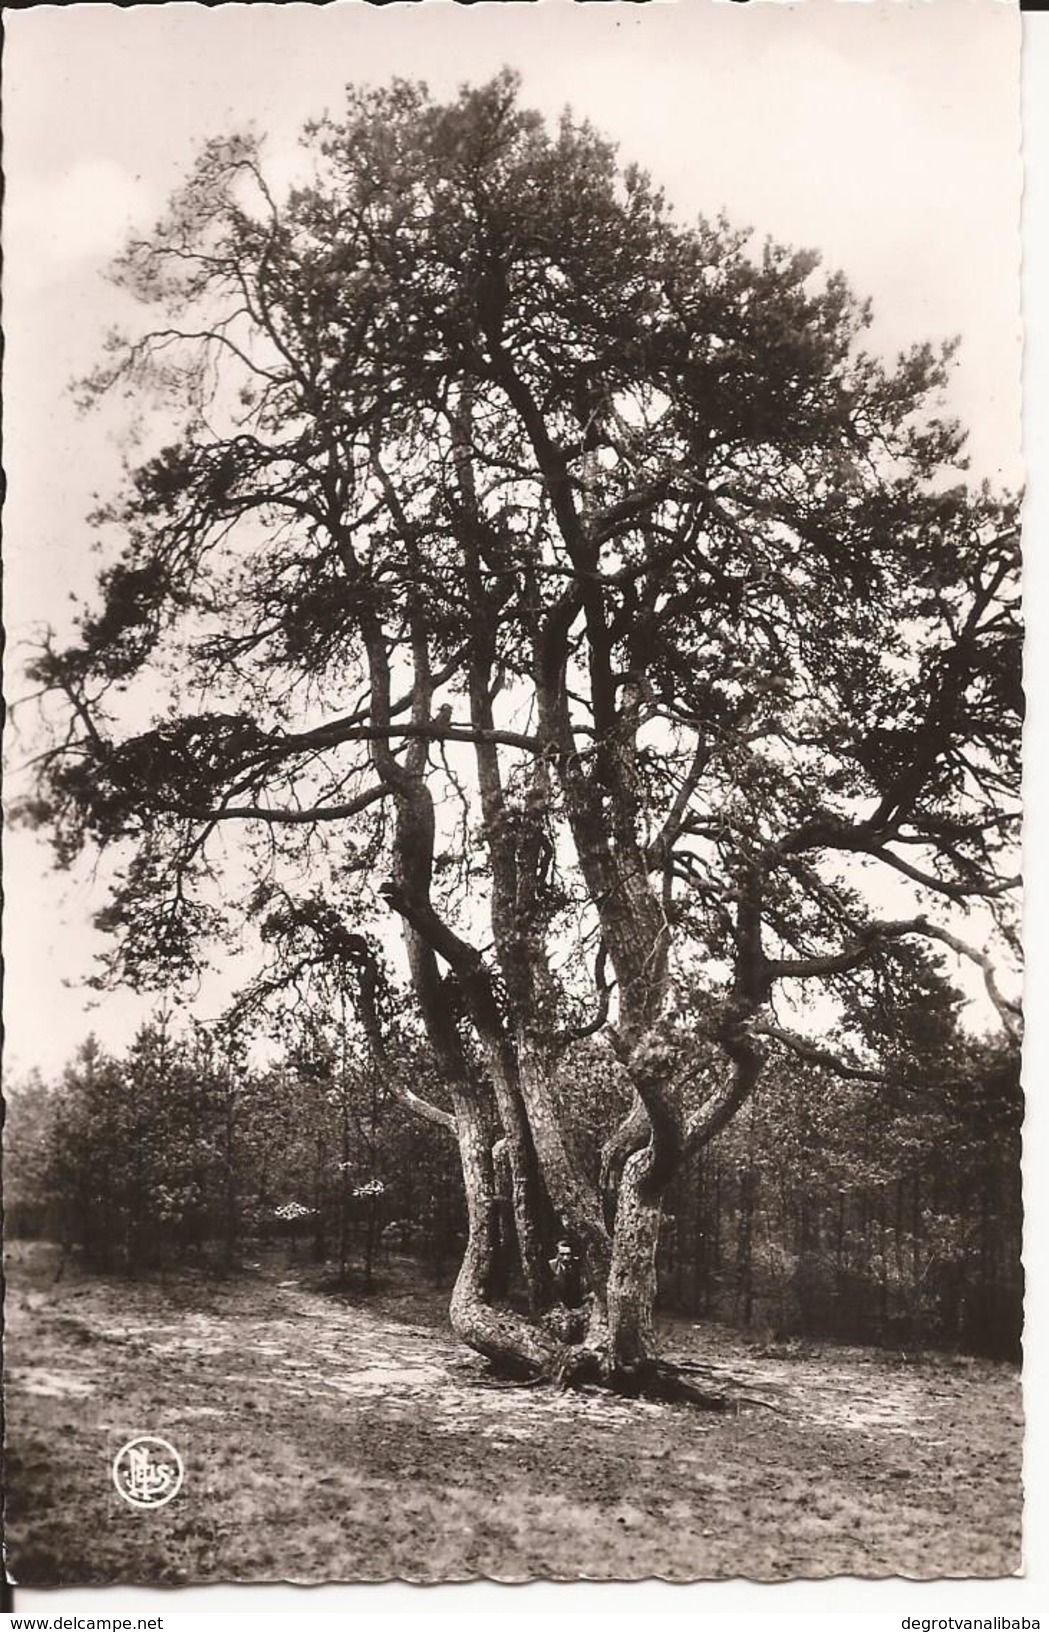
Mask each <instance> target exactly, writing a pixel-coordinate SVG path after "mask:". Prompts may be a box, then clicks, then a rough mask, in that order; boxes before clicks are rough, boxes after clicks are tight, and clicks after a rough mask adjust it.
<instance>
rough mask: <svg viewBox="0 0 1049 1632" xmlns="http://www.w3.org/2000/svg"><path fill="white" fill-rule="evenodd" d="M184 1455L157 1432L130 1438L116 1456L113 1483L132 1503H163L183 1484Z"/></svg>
mask: <svg viewBox="0 0 1049 1632" xmlns="http://www.w3.org/2000/svg"><path fill="white" fill-rule="evenodd" d="M182 1475H183V1467H182V1458H181V1457H180V1456H179V1454H178V1452H177V1451H176V1449H175V1447H174V1445H169V1444H168V1441H167V1440H166V1439H158V1438H157V1436H156V1435H155V1434H140V1435H139V1437H138V1438H137V1439H129V1440H128V1442H127V1444H126V1445H122V1446H121V1448H120V1450H119V1451H118V1452H117V1454H116V1456H115V1457H114V1458H113V1483H114V1484H115V1485H116V1487H117V1490H118V1491H119V1493H120V1495H121V1496H123V1498H124V1500H125V1502H128V1503H129V1504H130V1505H131V1506H132V1507H163V1506H164V1503H165V1502H170V1500H171V1498H172V1497H173V1496H177V1495H178V1493H179V1490H180V1489H181V1487H182Z"/></svg>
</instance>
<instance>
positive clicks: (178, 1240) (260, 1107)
mask: <svg viewBox="0 0 1049 1632" xmlns="http://www.w3.org/2000/svg"><path fill="white" fill-rule="evenodd" d="M921 1023H922V1024H923V1025H924V1029H925V1032H926V1045H927V1047H931V1045H932V1044H933V1042H935V1043H936V1047H937V1052H936V1061H937V1063H936V1064H935V1065H934V1064H933V1063H932V1061H931V1060H930V1063H929V1072H928V1077H927V1083H926V1091H925V1092H924V1093H923V1094H922V1095H920V1096H919V1095H917V1094H916V1093H915V1092H913V1091H911V1092H908V1093H906V1094H904V1093H901V1094H900V1095H899V1097H898V1098H897V1099H896V1100H895V1101H892V1100H891V1099H887V1098H886V1092H885V1089H884V1088H883V1087H880V1086H874V1085H871V1084H866V1083H861V1082H852V1083H846V1082H842V1081H841V1080H840V1079H836V1078H834V1077H832V1076H830V1075H828V1073H826V1072H823V1071H821V1070H820V1069H819V1067H818V1065H815V1064H813V1065H805V1064H799V1065H797V1066H793V1067H792V1068H791V1069H789V1070H786V1069H781V1068H777V1069H774V1070H770V1071H769V1072H768V1074H767V1076H766V1078H765V1080H764V1082H763V1083H762V1086H761V1088H760V1089H759V1090H758V1092H757V1093H756V1094H755V1095H754V1097H753V1099H752V1100H751V1101H750V1103H749V1104H748V1106H747V1107H746V1108H745V1110H744V1111H743V1112H742V1113H741V1114H740V1115H739V1116H738V1117H737V1118H736V1119H735V1120H734V1121H733V1122H732V1123H731V1124H730V1125H729V1127H727V1128H726V1129H725V1130H724V1131H723V1132H722V1133H721V1134H720V1135H719V1136H718V1137H717V1138H716V1139H715V1140H714V1141H713V1142H712V1144H711V1145H710V1146H709V1147H707V1148H706V1149H704V1150H702V1151H700V1152H699V1153H698V1155H697V1157H696V1158H695V1159H694V1160H693V1161H692V1162H691V1163H690V1164H689V1165H688V1166H687V1167H686V1168H685V1170H684V1171H683V1172H682V1173H681V1174H680V1175H679V1176H678V1177H677V1179H676V1180H675V1182H674V1185H673V1188H672V1190H671V1192H670V1194H669V1195H668V1198H667V1209H666V1218H665V1222H664V1227H663V1232H662V1236H661V1240H660V1250H659V1287H660V1295H659V1304H658V1307H659V1309H660V1310H662V1311H664V1312H665V1313H668V1314H674V1313H676V1314H684V1315H697V1316H702V1317H705V1318H707V1319H714V1320H720V1321H725V1322H729V1323H731V1324H733V1325H735V1326H737V1327H739V1328H741V1329H742V1330H744V1331H749V1332H753V1333H754V1334H756V1335H757V1336H759V1337H760V1338H762V1339H764V1340H768V1339H775V1340H782V1339H784V1338H789V1337H793V1336H806V1337H812V1338H831V1339H836V1340H839V1341H846V1342H862V1343H876V1344H883V1345H886V1346H892V1347H906V1346H935V1347H950V1348H958V1349H961V1350H965V1351H969V1352H972V1353H977V1354H984V1355H989V1356H992V1357H996V1358H1008V1359H1012V1358H1017V1357H1018V1355H1019V1348H1020V1334H1021V1325H1022V1270H1021V1265H1020V1245H1021V1199H1020V1168H1019V1156H1020V1125H1021V1117H1022V1099H1021V1093H1020V1087H1019V1057H1018V1051H1017V1050H1016V1049H1015V1048H1013V1047H1011V1046H1010V1045H1008V1044H1007V1043H1006V1042H1005V1041H1002V1040H999V1039H977V1038H973V1037H970V1036H967V1035H966V1034H965V1033H964V1032H963V1031H961V1030H960V1029H959V1028H958V1027H956V1026H955V1025H954V1023H953V1019H952V1017H951V1016H950V1015H949V1014H944V1015H941V1016H940V1017H939V1019H938V1020H936V1021H931V1020H930V1018H929V1011H928V1010H925V1011H924V1012H923V1014H922V1016H921ZM913 1024H914V1027H915V1030H917V1029H918V1026H919V1020H918V1018H917V1017H913ZM299 1030H300V1035H299V1036H298V1038H297V1039H296V1041H295V1042H294V1043H293V1044H291V1045H289V1046H288V1047H287V1049H286V1052H285V1054H284V1057H283V1058H282V1059H281V1060H280V1061H279V1062H278V1063H275V1064H271V1065H269V1066H267V1067H265V1068H264V1069H263V1068H259V1067H252V1066H250V1065H249V1064H248V1063H247V1062H246V1060H245V1058H244V1056H243V1054H242V1053H241V1052H240V1051H238V1050H237V1049H236V1048H235V1047H230V1046H229V1045H228V1044H223V1043H221V1042H217V1041H216V1040H215V1038H214V1037H212V1036H211V1035H209V1034H208V1032H206V1031H205V1030H204V1029H203V1028H199V1027H198V1028H196V1029H195V1030H194V1031H192V1032H191V1033H189V1034H184V1033H183V1034H179V1032H178V1031H177V1029H176V1028H175V1027H173V1025H172V1023H171V1021H170V1020H169V1018H168V1017H166V1016H164V1015H160V1016H158V1017H157V1018H156V1019H155V1020H154V1022H153V1023H152V1024H150V1025H148V1026H146V1027H144V1028H143V1029H142V1031H141V1032H140V1033H139V1035H138V1037H137V1038H136V1039H135V1042H134V1044H133V1045H132V1046H131V1048H129V1049H128V1051H127V1053H126V1054H124V1055H123V1057H117V1056H114V1055H111V1054H109V1053H107V1052H106V1051H105V1050H104V1049H102V1048H101V1047H100V1045H99V1044H98V1043H97V1042H96V1041H95V1040H94V1039H89V1040H88V1041H87V1042H85V1043H84V1045H83V1046H82V1047H81V1048H80V1050H79V1051H78V1053H77V1055H76V1058H75V1059H74V1060H73V1061H71V1062H70V1064H69V1065H68V1067H67V1068H66V1070H65V1072H64V1073H63V1074H62V1076H61V1078H60V1079H59V1080H57V1081H51V1082H45V1081H43V1080H42V1079H41V1078H39V1077H34V1078H32V1079H30V1080H27V1081H24V1082H22V1083H20V1084H16V1085H15V1086H14V1087H13V1088H12V1089H11V1090H9V1095H8V1124H7V1134H6V1143H7V1148H8V1174H9V1179H8V1195H7V1202H6V1213H7V1229H8V1232H9V1235H11V1236H13V1237H29V1238H35V1237H48V1238H51V1239H53V1240H60V1241H62V1242H63V1243H64V1246H65V1249H66V1251H67V1253H69V1252H73V1253H75V1255H76V1257H77V1259H78V1260H81V1261H82V1262H83V1264H84V1267H85V1268H89V1269H91V1270H94V1271H99V1272H103V1273H111V1274H116V1275H121V1274H128V1275H134V1274H141V1273H143V1272H149V1271H156V1270H160V1271H163V1270H164V1269H165V1268H167V1267H170V1266H179V1265H182V1266H186V1267H197V1268H202V1269H206V1270H207V1271H208V1272H210V1273H218V1274H224V1273H230V1272H233V1271H235V1270H237V1269H239V1268H241V1267H242V1266H243V1265H244V1263H245V1262H246V1261H247V1260H249V1259H251V1258H256V1257H258V1256H259V1255H260V1254H264V1253H265V1252H266V1251H267V1250H270V1251H272V1252H275V1253H276V1252H280V1251H283V1252H285V1253H287V1254H288V1255H289V1257H294V1258H297V1259H299V1260H301V1261H302V1263H303V1265H305V1264H307V1263H313V1264H316V1265H317V1266H318V1270H319V1273H320V1274H321V1275H322V1277H323V1278H324V1280H325V1281H326V1283H327V1284H328V1286H329V1287H330V1288H331V1290H332V1291H338V1292H342V1293H345V1294H348V1295H351V1296H366V1295H368V1294H370V1293H371V1292H373V1291H381V1290H382V1289H383V1287H384V1286H386V1285H388V1284H389V1282H390V1278H391V1276H394V1275H396V1276H399V1277H400V1276H403V1275H404V1274H405V1273H407V1274H409V1275H411V1276H413V1277H414V1276H415V1275H416V1274H417V1275H418V1276H419V1278H420V1279H426V1280H428V1281H429V1282H430V1284H432V1285H434V1286H442V1287H443V1286H448V1285H450V1284H451V1281H452V1280H453V1279H454V1276H455V1272H456V1269H457V1267H458V1263H459V1259H460V1256H461V1253H462V1246H463V1241H464V1239H465V1233H466V1218H465V1206H464V1200H463V1194H462V1181H461V1176H460V1173H459V1164H458V1157H457V1151H456V1146H455V1142H454V1140H453V1139H452V1138H450V1137H449V1136H448V1134H447V1133H446V1132H445V1131H443V1130H442V1129H440V1128H439V1127H436V1126H433V1125H430V1124H426V1123H424V1122H422V1121H420V1119H419V1118H418V1117H416V1116H415V1115H413V1114H412V1112H411V1111H410V1110H409V1109H408V1108H407V1107H406V1105H405V1103H404V1101H403V1099H401V1098H400V1097H399V1096H398V1095H396V1094H393V1093H391V1091H390V1089H389V1085H388V1084H384V1082H383V1081H382V1079H381V1076H380V1074H379V1073H377V1072H376V1071H375V1070H374V1069H373V1068H371V1067H370V1066H369V1064H368V1062H367V1056H366V1054H365V1052H364V1051H363V1050H362V1049H360V1048H359V1047H358V1046H356V1044H355V1040H354V1038H353V1036H352V1028H346V1027H345V1026H344V1025H342V1024H339V1023H331V1024H327V1025H323V1024H319V1023H317V1022H316V1021H311V1022H310V1023H308V1024H306V1025H304V1026H301V1027H300V1028H299ZM933 1033H935V1034H936V1035H935V1037H934V1036H933V1035H932V1034H933ZM412 1069H413V1072H414V1074H415V1075H416V1079H417V1080H418V1081H422V1082H426V1081H427V1080H430V1081H436V1072H435V1071H434V1068H433V1065H432V1062H430V1061H429V1060H428V1059H427V1057H426V1053H425V1050H424V1048H422V1047H421V1046H418V1047H417V1049H416V1051H415V1054H414V1056H413V1058H412ZM558 1093H559V1101H560V1104H561V1106H562V1108H563V1111H564V1115H565V1119H566V1125H567V1126H568V1128H569V1129H570V1131H571V1134H572V1136H573V1139H574V1142H575V1144H576V1147H577V1150H578V1153H579V1156H580V1159H581V1161H582V1163H583V1164H584V1165H585V1166H586V1167H587V1169H588V1170H590V1171H592V1172H594V1173H595V1174H596V1171H597V1164H598V1160H599V1152H598V1150H597V1147H596V1143H595V1141H594V1138H593V1134H592V1132H590V1131H589V1130H592V1129H593V1128H594V1127H595V1126H600V1125H602V1124H603V1123H604V1122H605V1121H606V1120H607V1116H608V1114H609V1112H610V1111H612V1110H613V1109H614V1108H615V1098H616V1096H617V1094H618V1095H623V1088H622V1085H621V1083H620V1082H619V1081H618V1080H617V1074H616V1069H615V1065H614V1062H613V1061H612V1060H611V1057H610V1056H609V1055H608V1053H607V1052H606V1051H605V1050H604V1049H603V1048H602V1047H601V1046H600V1045H599V1044H597V1043H594V1042H587V1043H585V1044H580V1045H578V1046H577V1048H576V1049H575V1051H574V1052H573V1054H572V1056H571V1058H570V1060H568V1061H567V1062H566V1064H565V1067H564V1069H563V1070H562V1073H561V1076H560V1079H559V1083H558ZM623 1097H625V1095H623ZM502 1205H503V1207H504V1209H505V1210H506V1211H507V1212H509V1208H510V1201H509V1197H503V1198H502Z"/></svg>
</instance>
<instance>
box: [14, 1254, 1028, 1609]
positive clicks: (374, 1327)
mask: <svg viewBox="0 0 1049 1632" xmlns="http://www.w3.org/2000/svg"><path fill="white" fill-rule="evenodd" d="M54 1262H55V1260H54V1257H53V1255H50V1256H49V1249H47V1248H44V1247H39V1248H35V1249H32V1250H28V1251H27V1250H25V1249H21V1250H20V1251H19V1252H18V1253H17V1256H16V1261H15V1262H14V1263H13V1264H12V1265H11V1266H10V1268H9V1275H10V1280H9V1289H8V1302H7V1321H8V1334H7V1348H8V1355H7V1380H6V1399H7V1411H8V1430H7V1432H8V1476H7V1483H8V1492H9V1494H8V1548H9V1554H8V1556H9V1567H10V1568H11V1570H12V1573H13V1574H14V1576H15V1578H16V1579H17V1580H19V1581H21V1582H23V1583H25V1584H27V1585H34V1586H42V1585H53V1584H57V1583H71V1584H73V1583H75V1584H87V1583H106V1582H124V1583H132V1582H136V1583H179V1582H182V1583H189V1582H205V1581H223V1580H224V1581H237V1580H239V1581H246V1580H292V1581H318V1580H329V1581H331V1580H385V1579H389V1578H391V1577H393V1578H401V1579H407V1580H416V1581H434V1580H462V1579H469V1578H472V1577H477V1576H482V1577H493V1578H496V1579H501V1580H510V1581H520V1580H527V1579H530V1578H536V1577H545V1578H555V1579H579V1578H591V1579H598V1580H601V1579H609V1578H613V1579H621V1580H629V1579H638V1578H644V1577H649V1576H661V1577H664V1578H667V1579H671V1580H690V1579H697V1578H699V1579H715V1578H716V1579H724V1578H731V1577H738V1576H743V1577H750V1578H752V1579H758V1580H782V1579H785V1578H791V1577H798V1576H804V1577H823V1576H832V1575H861V1576H883V1575H905V1576H913V1577H918V1578H925V1577H939V1576H952V1575H954V1576H969V1575H971V1576H1001V1575H1008V1574H1010V1573H1012V1572H1013V1571H1015V1570H1016V1569H1017V1568H1018V1567H1019V1564H1020V1540H1019V1535H1020V1501H1021V1498H1020V1456H1021V1439H1022V1420H1021V1400H1020V1385H1019V1377H1018V1374H1017V1372H1016V1369H1015V1368H1013V1367H1010V1366H1006V1365H997V1364H991V1363H989V1362H984V1361H978V1360H972V1359H967V1358H963V1357H958V1358H951V1357H930V1356H927V1355H926V1356H921V1357H916V1356H901V1355H892V1354H887V1353H883V1352H880V1351H876V1350H870V1349H843V1348H831V1347H828V1346H824V1347H823V1348H822V1349H821V1348H818V1347H815V1346H812V1345H791V1346H789V1347H782V1346H775V1345H766V1346H764V1347H762V1346H761V1345H760V1344H754V1343H751V1344H746V1343H744V1341H743V1340H742V1339H741V1338H740V1337H739V1335H738V1334H735V1333H732V1332H729V1331H728V1330H726V1329H725V1328H712V1327H706V1326H704V1327H698V1326H694V1325H692V1324H683V1323H674V1324H672V1325H668V1326H667V1328H666V1330H665V1336H666V1345H667V1350H668V1352H670V1353H671V1354H674V1355H676V1357H677V1358H689V1359H691V1360H692V1361H694V1362H699V1363H701V1364H703V1365H704V1366H706V1367H709V1375H710V1380H711V1381H714V1382H722V1381H725V1382H726V1386H729V1387H732V1388H734V1389H735V1392H736V1393H737V1394H738V1395H740V1396H742V1397H741V1399H740V1403H739V1405H738V1408H737V1409H736V1411H734V1412H733V1413H731V1414H728V1415H723V1416H722V1415H712V1414H709V1413H704V1412H700V1411H697V1410H695V1409H693V1408H690V1407H686V1406H669V1405H656V1404H652V1403H647V1402H643V1401H638V1402H635V1401H625V1400H617V1399H613V1398H609V1397H607V1396H605V1395H602V1394H600V1393H597V1392H587V1393H581V1394H573V1393H557V1392H555V1391H554V1390H552V1389H549V1388H545V1387H543V1388H521V1387H510V1386H506V1385H503V1384H500V1383H498V1382H496V1380H494V1379H493V1378H491V1377H490V1376H489V1375H488V1374H487V1371H486V1368H485V1366H484V1363H483V1362H482V1361H480V1360H479V1359H478V1358H477V1357H476V1356H473V1355H471V1354H470V1353H468V1352H466V1351H464V1350H463V1349H461V1348H460V1347H459V1346H458V1345H457V1344H456V1342H455V1340H454V1339H453V1337H452V1335H451V1333H450V1332H448V1331H447V1330H446V1329H445V1328H444V1325H443V1321H442V1318H441V1313H440V1307H441V1304H442V1303H443V1297H442V1298H441V1299H437V1298H436V1297H435V1295H434V1294H433V1293H431V1292H428V1291H421V1290H412V1291H402V1292H401V1293H399V1294H398V1293H396V1292H391V1293H389V1294H388V1295H386V1296H385V1297H379V1298H377V1299H373V1300H371V1301H370V1302H363V1301H360V1302H357V1303H353V1302H348V1301H347V1300H345V1299H338V1298H335V1297H333V1296H331V1295H327V1294H325V1293H324V1292H322V1291H320V1290H318V1289H317V1287H316V1284H315V1277H311V1276H310V1275H309V1273H308V1272H306V1271H305V1270H296V1269H295V1268H291V1269H289V1268H287V1267H281V1268H279V1269H277V1268H275V1267H262V1266H260V1267H259V1268H257V1269H256V1270H255V1271H254V1272H249V1273H247V1274H246V1275H245V1276H243V1277H242V1278H241V1279H239V1280H238V1281H236V1282H225V1283H215V1282H207V1281H204V1280H202V1279H199V1278H196V1279H195V1278H191V1277H184V1276H182V1277H178V1278H177V1279H176V1278H172V1279H169V1280H168V1281H166V1282H164V1281H160V1280H158V1281H156V1282H151V1283H148V1284H142V1283H139V1284H128V1283H126V1282H121V1281H117V1280H109V1281H99V1280H87V1279H83V1278H80V1277H78V1276H77V1275H76V1274H74V1273H73V1272H68V1271H67V1272H66V1273H65V1274H63V1276H62V1278H61V1279H60V1280H59V1281H58V1282H57V1283H53V1272H54V1270H53V1266H54ZM728 1379H732V1380H733V1381H732V1382H731V1383H729V1382H728V1381H727V1380H728ZM758 1399H760V1400H762V1401H765V1402H767V1403H765V1404H757V1403H754V1402H755V1401H756V1400H758ZM144 1433H150V1434H158V1435H161V1436H163V1437H164V1438H166V1439H168V1440H169V1441H171V1442H172V1443H173V1444H174V1445H175V1446H176V1447H177V1448H178V1450H179V1452H180V1454H181V1456H182V1459H183V1462H184V1464H185V1470H186V1472H185V1482H184V1484H183V1487H182V1489H181V1491H180V1492H179V1494H178V1495H177V1496H176V1497H175V1499H174V1500H173V1501H172V1502H170V1503H169V1504H168V1505H166V1506H164V1507H160V1508H156V1509H153V1510H136V1509H133V1508H131V1507H129V1506H127V1505H126V1504H125V1503H124V1502H123V1501H122V1500H121V1498H120V1496H119V1495H118V1494H117V1492H116V1490H115V1488H114V1485H113V1483H112V1480H111V1473H110V1468H111V1462H112V1458H113V1456H114V1454H115V1452H116V1451H117V1450H118V1449H119V1447H120V1446H121V1445H123V1444H124V1443H125V1442H126V1441H127V1440H128V1439H130V1438H132V1437H134V1436H135V1435H137V1434H144Z"/></svg>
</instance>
